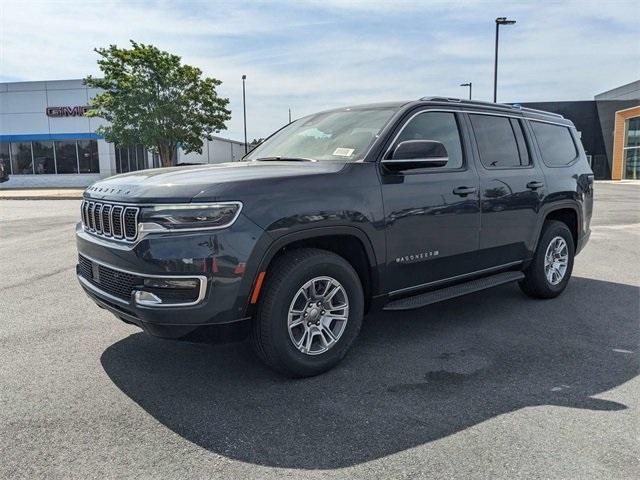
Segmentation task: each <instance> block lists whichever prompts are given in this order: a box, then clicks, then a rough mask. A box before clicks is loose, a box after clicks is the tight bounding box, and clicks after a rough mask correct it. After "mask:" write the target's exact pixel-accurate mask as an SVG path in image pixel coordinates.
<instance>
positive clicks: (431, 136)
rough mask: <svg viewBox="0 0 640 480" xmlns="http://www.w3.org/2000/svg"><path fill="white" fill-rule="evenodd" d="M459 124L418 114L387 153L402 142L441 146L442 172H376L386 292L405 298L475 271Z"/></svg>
mask: <svg viewBox="0 0 640 480" xmlns="http://www.w3.org/2000/svg"><path fill="white" fill-rule="evenodd" d="M461 121H462V118H461V117H460V114H459V113H455V112H453V111H446V112H445V111H434V110H423V111H420V112H418V113H416V114H414V115H413V116H412V117H411V118H410V119H409V120H408V121H407V122H406V123H405V125H404V126H403V127H402V128H401V130H400V132H399V134H398V136H397V138H396V139H395V140H394V142H393V143H392V145H391V147H390V148H389V150H388V152H387V156H386V157H385V158H388V156H389V155H390V153H391V152H392V151H393V149H394V148H395V146H396V145H397V144H398V143H400V142H402V141H406V140H435V141H438V142H441V143H442V144H443V145H444V146H445V148H446V150H447V155H448V162H447V164H446V165H445V166H443V167H430V168H423V169H419V170H407V171H404V172H393V173H392V172H388V171H385V169H384V167H381V178H382V198H383V202H384V210H385V223H386V225H385V227H386V228H385V232H386V240H387V242H386V243H387V265H386V267H387V272H386V275H385V279H384V284H385V287H386V290H387V291H389V292H391V293H405V292H407V293H409V292H410V291H411V290H414V289H416V290H417V289H420V288H423V287H428V286H429V285H430V284H434V283H437V282H439V281H442V280H445V279H449V278H451V277H455V276H458V275H462V274H465V273H469V272H471V271H473V270H475V269H476V251H477V249H478V245H479V234H480V207H479V197H478V190H479V181H478V175H477V173H476V171H475V168H474V165H473V161H469V155H468V153H467V152H468V151H469V146H470V144H469V143H468V141H463V135H462V134H461V131H462V129H461V128H460V126H461Z"/></svg>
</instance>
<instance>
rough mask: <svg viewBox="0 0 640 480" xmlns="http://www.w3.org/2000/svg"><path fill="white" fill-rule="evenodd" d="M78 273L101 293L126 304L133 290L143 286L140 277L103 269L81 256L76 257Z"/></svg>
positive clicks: (111, 269) (106, 268)
mask: <svg viewBox="0 0 640 480" xmlns="http://www.w3.org/2000/svg"><path fill="white" fill-rule="evenodd" d="M78 273H79V274H80V276H81V277H83V278H84V279H85V280H87V281H89V282H90V283H91V284H92V285H95V286H96V287H97V288H99V289H100V290H102V291H103V292H106V293H108V294H109V295H113V296H114V297H117V298H120V299H122V300H125V301H127V302H128V301H129V300H130V299H131V293H132V292H133V290H134V289H136V287H141V286H142V284H143V279H142V277H138V276H136V275H132V274H130V273H125V272H121V271H120V270H114V269H113V268H109V267H105V266H104V265H101V264H99V263H96V262H92V261H91V260H89V259H88V258H86V257H83V256H82V255H78Z"/></svg>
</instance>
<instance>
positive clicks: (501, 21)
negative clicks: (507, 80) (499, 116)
mask: <svg viewBox="0 0 640 480" xmlns="http://www.w3.org/2000/svg"><path fill="white" fill-rule="evenodd" d="M514 23H516V21H515V20H507V17H498V18H496V54H495V60H494V63H493V103H497V102H498V36H499V34H500V33H499V32H500V25H513V24H514Z"/></svg>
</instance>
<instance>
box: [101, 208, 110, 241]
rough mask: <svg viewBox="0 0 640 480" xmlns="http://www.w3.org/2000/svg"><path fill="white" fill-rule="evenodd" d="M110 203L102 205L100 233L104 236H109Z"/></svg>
mask: <svg viewBox="0 0 640 480" xmlns="http://www.w3.org/2000/svg"><path fill="white" fill-rule="evenodd" d="M110 212H111V205H109V204H104V205H103V206H102V234H103V235H105V236H106V237H110V236H111V215H110Z"/></svg>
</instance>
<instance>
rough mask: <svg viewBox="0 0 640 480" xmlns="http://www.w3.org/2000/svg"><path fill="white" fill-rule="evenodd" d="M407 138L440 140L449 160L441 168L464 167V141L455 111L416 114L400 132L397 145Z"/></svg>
mask: <svg viewBox="0 0 640 480" xmlns="http://www.w3.org/2000/svg"><path fill="white" fill-rule="evenodd" d="M405 140H435V141H437V142H440V143H442V144H443V145H444V147H445V148H446V149H447V154H448V155H449V161H448V162H447V164H446V165H445V166H444V167H440V168H439V169H443V168H460V167H462V143H461V141H460V130H459V129H458V122H457V121H456V115H455V113H452V112H428V111H427V112H424V113H421V114H419V115H417V116H415V117H414V118H413V119H412V120H411V121H410V122H409V123H407V124H406V125H405V127H404V129H403V130H402V132H400V135H399V136H398V139H397V140H396V143H395V145H397V144H398V143H400V142H404V141H405ZM395 145H394V147H395ZM439 169H436V170H439Z"/></svg>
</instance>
